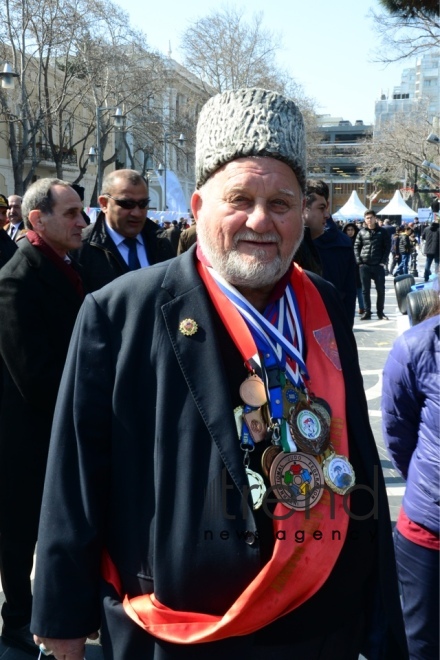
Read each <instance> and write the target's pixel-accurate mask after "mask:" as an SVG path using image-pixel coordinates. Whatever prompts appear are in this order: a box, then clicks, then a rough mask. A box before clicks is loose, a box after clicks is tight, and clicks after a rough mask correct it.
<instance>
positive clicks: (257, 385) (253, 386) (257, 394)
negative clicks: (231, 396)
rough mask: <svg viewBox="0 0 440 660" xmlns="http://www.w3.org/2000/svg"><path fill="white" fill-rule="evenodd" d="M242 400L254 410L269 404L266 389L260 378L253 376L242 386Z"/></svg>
mask: <svg viewBox="0 0 440 660" xmlns="http://www.w3.org/2000/svg"><path fill="white" fill-rule="evenodd" d="M240 397H241V400H242V401H244V402H245V403H247V405H248V406H252V408H260V407H261V406H264V404H265V403H266V402H267V397H266V389H265V387H264V383H263V381H262V380H261V378H260V377H259V376H257V375H256V374H251V375H250V376H249V377H248V378H246V380H245V381H243V382H242V384H241V385H240Z"/></svg>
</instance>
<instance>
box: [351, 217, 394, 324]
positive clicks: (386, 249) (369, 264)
mask: <svg viewBox="0 0 440 660" xmlns="http://www.w3.org/2000/svg"><path fill="white" fill-rule="evenodd" d="M364 221H365V227H362V229H361V230H360V231H359V233H358V235H357V236H356V240H355V242H354V255H355V258H356V263H357V264H358V265H359V273H360V276H361V282H362V294H363V296H364V304H365V312H364V314H362V316H361V321H369V320H370V319H371V296H370V291H371V281H372V280H373V282H374V284H375V286H376V293H377V299H376V311H377V318H378V319H380V320H381V319H385V320H388V319H387V316H386V315H385V313H384V305H385V268H386V264H387V261H388V257H389V254H390V250H391V239H390V235H389V233H388V232H387V231H386V230H385V229H383V228H382V227H379V225H378V224H377V216H376V213H375V211H373V210H372V209H370V210H368V211H365V213H364Z"/></svg>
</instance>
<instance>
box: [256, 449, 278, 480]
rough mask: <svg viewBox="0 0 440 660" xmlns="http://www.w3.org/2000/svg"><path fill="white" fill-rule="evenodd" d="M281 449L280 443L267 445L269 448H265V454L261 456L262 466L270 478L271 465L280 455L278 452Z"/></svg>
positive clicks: (264, 472)
mask: <svg viewBox="0 0 440 660" xmlns="http://www.w3.org/2000/svg"><path fill="white" fill-rule="evenodd" d="M280 451H281V447H280V446H279V445H271V446H270V447H267V449H265V450H264V452H263V455H262V457H261V467H262V469H263V474H264V475H265V476H266V477H267V478H269V472H270V466H271V465H272V463H273V462H274V460H275V458H276V457H277V456H278V454H279V453H280Z"/></svg>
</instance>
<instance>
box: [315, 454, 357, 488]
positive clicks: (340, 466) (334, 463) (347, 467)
mask: <svg viewBox="0 0 440 660" xmlns="http://www.w3.org/2000/svg"><path fill="white" fill-rule="evenodd" d="M322 471H323V473H324V479H325V483H326V484H327V486H328V487H329V488H331V489H332V491H333V492H335V493H337V494H338V495H345V493H347V492H348V491H349V490H350V488H352V487H353V486H354V485H355V483H356V476H355V473H354V469H353V466H352V464H351V463H350V461H349V460H348V458H346V457H345V456H342V455H341V454H335V453H334V452H332V453H331V454H330V456H328V457H327V458H326V459H325V460H324V461H323V463H322Z"/></svg>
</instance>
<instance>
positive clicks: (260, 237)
mask: <svg viewBox="0 0 440 660" xmlns="http://www.w3.org/2000/svg"><path fill="white" fill-rule="evenodd" d="M239 241H252V242H253V243H276V244H277V245H279V244H280V242H281V239H280V237H279V235H278V234H274V233H271V232H266V233H265V234H258V233H257V232H255V231H252V229H246V230H244V231H240V232H238V233H237V234H235V236H234V242H233V245H234V247H237V245H238V242H239Z"/></svg>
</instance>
